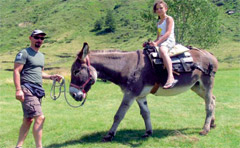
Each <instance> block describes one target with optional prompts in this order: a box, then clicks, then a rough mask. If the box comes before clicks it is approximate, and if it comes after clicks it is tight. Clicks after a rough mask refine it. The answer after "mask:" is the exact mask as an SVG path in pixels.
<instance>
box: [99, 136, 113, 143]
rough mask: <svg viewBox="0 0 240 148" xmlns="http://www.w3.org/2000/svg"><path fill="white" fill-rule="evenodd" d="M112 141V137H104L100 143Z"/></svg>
mask: <svg viewBox="0 0 240 148" xmlns="http://www.w3.org/2000/svg"><path fill="white" fill-rule="evenodd" d="M112 139H113V136H112V135H106V136H104V137H103V139H102V142H111V141H112Z"/></svg>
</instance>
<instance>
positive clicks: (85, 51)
mask: <svg viewBox="0 0 240 148" xmlns="http://www.w3.org/2000/svg"><path fill="white" fill-rule="evenodd" d="M88 53H89V46H88V43H86V42H84V43H83V47H82V50H81V51H80V52H79V53H78V58H79V59H81V60H84V59H85V58H86V56H87V55H88Z"/></svg>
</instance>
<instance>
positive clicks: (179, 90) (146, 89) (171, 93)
mask: <svg viewBox="0 0 240 148" xmlns="http://www.w3.org/2000/svg"><path fill="white" fill-rule="evenodd" d="M191 87H192V85H187V86H180V87H173V88H171V89H163V88H162V86H161V85H160V86H159V88H158V90H157V91H156V93H155V94H153V95H155V96H174V95H178V94H180V93H183V92H185V91H187V90H189V89H190V88H191ZM152 88H153V86H145V87H144V88H143V90H142V92H141V94H140V95H139V96H140V97H142V96H146V95H148V94H149V93H151V90H152Z"/></svg>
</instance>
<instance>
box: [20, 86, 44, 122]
mask: <svg viewBox="0 0 240 148" xmlns="http://www.w3.org/2000/svg"><path fill="white" fill-rule="evenodd" d="M22 91H23V93H24V102H22V109H23V113H24V117H25V118H33V117H35V116H40V115H43V113H42V107H41V101H42V99H39V98H37V97H36V96H34V95H33V94H32V93H31V92H30V91H29V90H28V89H27V88H25V87H22Z"/></svg>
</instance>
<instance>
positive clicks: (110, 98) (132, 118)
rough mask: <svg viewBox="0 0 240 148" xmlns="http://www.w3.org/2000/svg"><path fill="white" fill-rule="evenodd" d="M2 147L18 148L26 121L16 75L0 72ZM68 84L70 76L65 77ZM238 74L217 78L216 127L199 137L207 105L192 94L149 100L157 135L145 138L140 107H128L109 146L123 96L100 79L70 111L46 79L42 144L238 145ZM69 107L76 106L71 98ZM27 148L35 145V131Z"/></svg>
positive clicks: (51, 147) (51, 146)
mask: <svg viewBox="0 0 240 148" xmlns="http://www.w3.org/2000/svg"><path fill="white" fill-rule="evenodd" d="M0 76H1V80H0V91H1V92H0V98H1V99H0V127H1V130H0V147H1V148H11V147H14V146H15V144H16V141H17V137H18V130H19V127H20V124H21V120H22V110H21V105H20V103H19V102H18V101H17V100H15V98H14V92H15V91H14V86H13V82H12V72H8V71H1V73H0ZM65 78H66V81H67V84H69V74H66V75H65ZM239 78H240V71H239V70H220V71H219V72H218V73H217V75H216V81H215V88H214V94H215V95H216V97H217V99H216V105H217V106H216V124H217V127H216V129H214V130H212V131H211V132H210V133H209V134H208V135H207V136H200V135H199V134H198V132H199V131H200V130H201V128H202V126H203V123H204V119H205V111H204V110H205V109H204V102H203V100H202V99H200V98H199V97H198V96H197V95H196V94H194V93H193V92H191V91H188V92H186V93H183V94H181V95H178V96H174V97H156V96H153V95H149V96H148V104H149V108H150V111H151V119H152V125H153V130H154V134H153V136H152V137H150V138H148V139H142V138H141V135H142V134H144V132H145V131H144V130H145V127H144V122H143V119H142V117H141V116H140V111H139V108H138V106H137V103H134V104H133V106H132V107H131V108H130V110H129V111H128V113H127V114H126V116H125V118H124V119H123V121H122V122H121V124H120V126H119V128H118V131H117V135H116V137H114V139H113V141H112V142H111V143H102V142H101V138H102V137H103V136H104V135H105V134H106V133H107V131H108V130H109V128H110V127H111V124H112V122H113V117H114V115H115V113H116V111H117V109H118V106H119V105H120V102H121V99H122V96H123V94H122V93H121V90H120V88H119V87H118V86H116V85H114V84H112V83H109V82H107V83H104V82H102V81H98V82H97V83H96V84H95V85H94V86H93V87H92V89H91V91H90V92H89V94H88V99H87V101H86V103H85V105H84V106H83V107H81V108H77V109H74V108H71V107H69V106H68V105H67V104H66V102H65V100H64V98H63V97H61V98H60V99H59V100H57V101H53V100H51V98H50V97H49V96H50V88H51V81H45V83H44V88H45V90H46V93H47V95H46V98H44V99H43V104H42V106H43V111H44V114H45V116H46V122H45V125H44V133H43V145H44V147H47V148H57V147H64V148H65V147H67V148H78V147H108V148H112V147H117V148H118V147H121V148H122V147H124V148H125V147H149V148H150V147H217V148H233V147H239V146H240V144H239V138H240V136H239V134H240V123H239V119H240V110H239V108H240V104H239V99H240V91H239V88H240V87H239V85H240V82H239ZM67 97H68V98H69V99H70V101H71V103H74V104H75V105H76V102H74V101H73V100H71V98H70V96H69V95H68V96H67ZM24 147H26V148H30V147H34V139H33V136H32V134H31V131H30V133H29V135H28V137H27V139H26V141H25V144H24Z"/></svg>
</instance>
